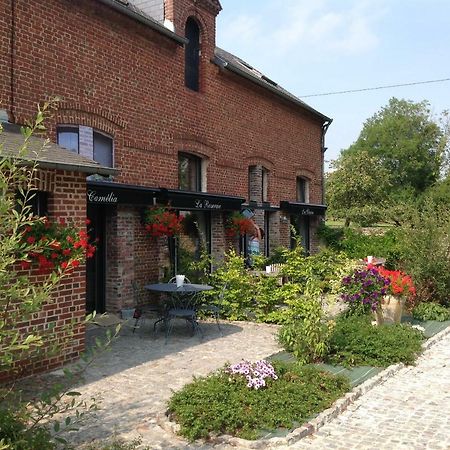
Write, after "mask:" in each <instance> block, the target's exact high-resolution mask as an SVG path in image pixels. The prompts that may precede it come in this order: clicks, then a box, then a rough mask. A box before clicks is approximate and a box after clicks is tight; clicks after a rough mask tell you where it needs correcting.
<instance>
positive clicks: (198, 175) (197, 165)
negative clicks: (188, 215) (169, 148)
mask: <svg viewBox="0 0 450 450" xmlns="http://www.w3.org/2000/svg"><path fill="white" fill-rule="evenodd" d="M178 187H179V188H180V189H182V190H184V191H198V192H199V191H201V190H202V160H201V158H199V157H198V156H194V155H190V154H188V153H179V155H178Z"/></svg>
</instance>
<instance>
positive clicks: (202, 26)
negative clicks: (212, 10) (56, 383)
mask: <svg viewBox="0 0 450 450" xmlns="http://www.w3.org/2000/svg"><path fill="white" fill-rule="evenodd" d="M189 18H192V19H194V20H195V22H197V25H198V27H199V30H200V46H202V45H203V44H204V43H205V42H207V41H208V40H209V35H210V33H209V30H208V26H207V25H206V23H207V22H206V20H205V18H204V17H203V15H202V13H201V12H200V11H199V10H198V9H197V8H193V7H189V8H186V10H185V11H184V12H183V14H182V16H181V23H183V24H184V25H186V22H187V21H188V19H189Z"/></svg>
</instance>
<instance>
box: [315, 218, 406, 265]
mask: <svg viewBox="0 0 450 450" xmlns="http://www.w3.org/2000/svg"><path fill="white" fill-rule="evenodd" d="M318 233H319V236H320V237H321V239H323V240H324V242H325V244H326V245H327V247H329V248H330V249H332V250H334V251H338V252H343V253H345V255H346V256H347V257H348V258H356V259H363V258H365V257H367V256H369V255H373V256H378V257H381V258H386V266H387V267H388V268H393V267H394V266H395V265H396V264H397V262H398V259H399V256H400V248H399V244H398V240H397V234H396V230H395V229H388V230H386V231H385V232H381V233H380V234H365V233H363V232H362V231H360V230H357V229H354V228H349V227H347V228H341V229H336V228H331V227H328V226H326V225H322V226H321V228H319V232H318Z"/></svg>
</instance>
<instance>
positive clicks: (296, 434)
mask: <svg viewBox="0 0 450 450" xmlns="http://www.w3.org/2000/svg"><path fill="white" fill-rule="evenodd" d="M448 334H450V326H449V327H447V328H445V329H444V330H442V331H440V332H439V333H437V334H436V335H434V336H432V337H431V338H429V339H427V341H425V342H424V343H423V344H422V349H423V350H424V351H425V350H428V349H429V348H430V347H432V346H433V345H434V344H436V343H437V342H439V341H441V340H442V339H443V338H444V337H445V336H447V335H448ZM405 367H406V366H405V365H404V364H403V363H399V364H394V365H392V366H389V367H387V368H386V369H385V370H383V371H382V372H380V373H379V374H377V375H375V376H373V377H372V378H369V379H368V380H366V381H365V382H364V383H362V384H360V385H359V386H356V387H355V388H353V389H352V390H351V391H350V392H348V393H347V394H345V396H344V397H342V398H340V399H338V400H336V401H335V402H334V403H333V405H332V406H331V407H330V408H328V409H326V410H325V411H322V412H321V413H320V414H319V415H318V416H316V417H315V418H314V419H311V420H310V421H309V422H307V423H305V424H303V425H302V426H301V427H299V428H296V429H295V430H293V431H291V432H290V433H289V434H288V435H287V436H286V437H281V438H280V437H277V438H268V439H264V438H263V439H259V440H256V441H249V440H247V439H241V438H237V437H234V436H230V435H221V436H215V437H213V438H212V439H211V440H210V441H208V442H211V443H213V444H230V445H231V446H233V447H236V448H249V449H260V448H264V447H265V448H267V447H270V448H276V447H280V446H286V445H291V444H293V443H295V442H297V441H299V440H301V439H303V438H305V437H306V436H309V435H311V434H313V433H315V432H316V431H318V430H319V429H320V428H321V427H323V426H324V425H325V424H327V423H328V422H331V421H332V420H333V419H335V418H336V417H338V416H339V415H340V414H341V413H343V412H344V411H345V410H346V409H347V408H348V407H349V406H350V405H351V404H352V403H354V402H355V401H356V400H357V399H358V398H360V397H361V396H362V395H363V394H365V393H366V392H368V391H369V390H371V389H373V388H374V387H376V386H378V385H380V384H382V383H383V382H384V381H386V380H387V379H389V378H391V377H392V376H393V375H395V374H396V373H398V372H399V371H400V370H402V369H403V368H405ZM157 422H158V425H159V426H161V428H163V429H165V430H167V431H171V432H172V433H174V434H176V433H177V431H179V428H180V427H179V425H178V424H176V423H174V422H171V421H170V420H169V419H168V418H167V416H166V415H164V416H162V415H161V416H159V417H158V420H157Z"/></svg>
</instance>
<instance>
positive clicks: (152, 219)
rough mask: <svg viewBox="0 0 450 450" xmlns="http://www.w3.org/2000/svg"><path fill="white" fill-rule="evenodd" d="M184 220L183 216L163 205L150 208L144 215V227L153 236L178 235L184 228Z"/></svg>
mask: <svg viewBox="0 0 450 450" xmlns="http://www.w3.org/2000/svg"><path fill="white" fill-rule="evenodd" d="M182 222H183V217H181V216H180V217H179V216H177V214H176V213H175V212H174V211H171V210H169V209H167V208H164V207H163V206H154V207H152V208H149V209H147V210H146V211H145V215H144V228H145V231H146V232H147V233H148V234H149V235H150V236H151V237H161V236H168V237H171V236H177V235H178V234H180V233H181V231H182V229H183V225H182Z"/></svg>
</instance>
